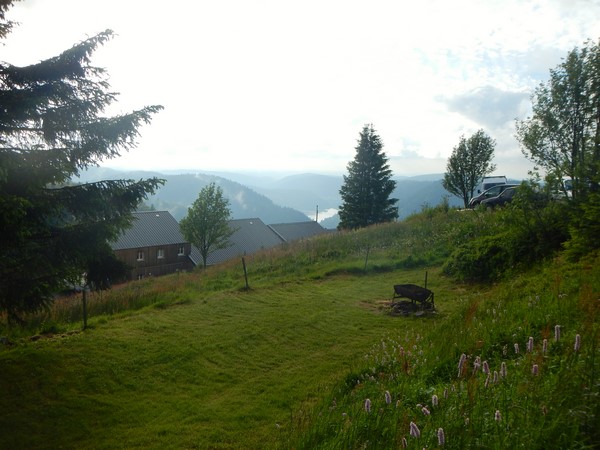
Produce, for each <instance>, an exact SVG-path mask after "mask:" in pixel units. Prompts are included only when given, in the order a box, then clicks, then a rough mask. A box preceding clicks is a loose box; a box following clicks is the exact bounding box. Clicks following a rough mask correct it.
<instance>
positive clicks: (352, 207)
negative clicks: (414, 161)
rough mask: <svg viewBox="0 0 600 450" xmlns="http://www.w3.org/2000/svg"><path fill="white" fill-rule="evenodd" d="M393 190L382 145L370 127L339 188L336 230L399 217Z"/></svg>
mask: <svg viewBox="0 0 600 450" xmlns="http://www.w3.org/2000/svg"><path fill="white" fill-rule="evenodd" d="M395 188H396V182H395V181H394V180H392V170H391V169H390V167H389V164H388V158H387V156H386V155H385V153H384V152H383V144H382V142H381V139H380V137H379V136H378V135H377V134H376V133H375V130H374V129H373V125H365V126H364V127H363V129H362V131H361V132H360V139H359V140H358V145H357V146H356V156H355V157H354V160H353V161H350V163H348V175H344V184H343V185H342V188H341V189H340V195H341V197H342V201H343V203H342V205H341V206H340V209H339V216H340V223H339V225H338V228H339V229H355V228H361V227H366V226H369V225H373V224H376V223H382V222H390V221H393V220H395V219H397V218H398V207H397V206H396V203H398V199H395V198H390V195H391V194H392V192H393V191H394V189H395Z"/></svg>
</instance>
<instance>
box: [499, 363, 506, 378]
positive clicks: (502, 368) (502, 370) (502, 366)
mask: <svg viewBox="0 0 600 450" xmlns="http://www.w3.org/2000/svg"><path fill="white" fill-rule="evenodd" d="M500 376H501V377H502V378H506V362H505V361H502V364H500Z"/></svg>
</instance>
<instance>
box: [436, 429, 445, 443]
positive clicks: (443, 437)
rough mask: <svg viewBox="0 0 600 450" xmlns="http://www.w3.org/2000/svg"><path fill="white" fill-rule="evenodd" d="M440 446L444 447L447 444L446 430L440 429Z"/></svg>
mask: <svg viewBox="0 0 600 450" xmlns="http://www.w3.org/2000/svg"><path fill="white" fill-rule="evenodd" d="M437 436H438V445H444V444H445V443H446V436H444V429H443V428H438V432H437Z"/></svg>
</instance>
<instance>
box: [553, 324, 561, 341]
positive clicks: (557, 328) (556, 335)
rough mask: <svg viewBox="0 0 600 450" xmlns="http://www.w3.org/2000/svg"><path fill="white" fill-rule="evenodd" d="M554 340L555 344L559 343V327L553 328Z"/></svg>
mask: <svg viewBox="0 0 600 450" xmlns="http://www.w3.org/2000/svg"><path fill="white" fill-rule="evenodd" d="M554 340H555V341H556V342H558V341H560V325H555V326H554Z"/></svg>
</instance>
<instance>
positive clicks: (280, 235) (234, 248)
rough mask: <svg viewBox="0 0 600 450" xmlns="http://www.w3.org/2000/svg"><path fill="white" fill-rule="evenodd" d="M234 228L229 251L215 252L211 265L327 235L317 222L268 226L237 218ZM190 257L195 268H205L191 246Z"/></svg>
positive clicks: (232, 225)
mask: <svg viewBox="0 0 600 450" xmlns="http://www.w3.org/2000/svg"><path fill="white" fill-rule="evenodd" d="M229 226H230V228H231V229H233V230H235V231H234V232H233V234H232V235H231V237H230V238H229V242H230V243H231V245H230V246H229V247H227V248H224V249H220V250H215V251H214V252H212V253H211V254H210V255H209V256H208V260H207V263H208V264H209V265H212V264H218V263H221V262H224V261H228V260H230V259H233V258H238V257H242V256H245V255H251V254H253V253H256V252H258V251H259V250H263V249H268V248H273V247H276V246H278V245H281V244H284V243H286V242H292V241H296V240H299V239H304V238H308V237H312V236H316V235H318V234H323V233H326V232H327V230H325V229H324V228H323V227H322V226H321V225H319V224H318V223H317V222H297V223H283V224H276V225H265V223H264V222H263V221H262V220H260V219H258V218H252V219H235V220H230V221H229ZM191 258H192V260H193V261H194V263H195V264H196V265H202V257H201V256H200V252H199V251H198V249H196V248H195V247H193V246H192V254H191Z"/></svg>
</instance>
